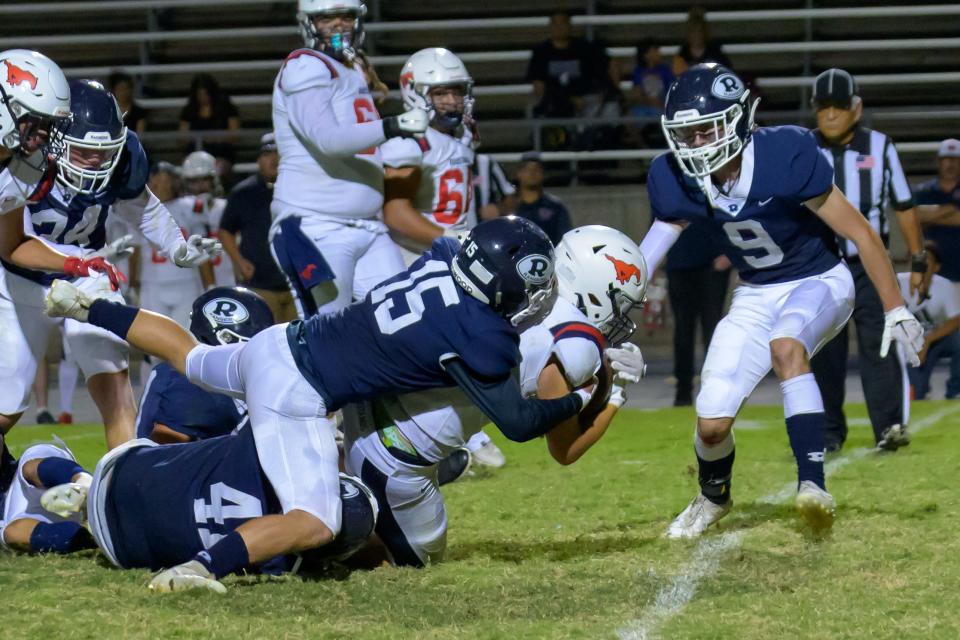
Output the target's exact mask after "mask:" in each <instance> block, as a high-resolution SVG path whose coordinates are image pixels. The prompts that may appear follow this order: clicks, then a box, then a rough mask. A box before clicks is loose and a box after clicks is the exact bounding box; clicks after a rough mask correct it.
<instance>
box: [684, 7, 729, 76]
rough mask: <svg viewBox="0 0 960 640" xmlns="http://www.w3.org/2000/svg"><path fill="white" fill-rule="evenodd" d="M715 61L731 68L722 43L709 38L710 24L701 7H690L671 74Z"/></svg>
mask: <svg viewBox="0 0 960 640" xmlns="http://www.w3.org/2000/svg"><path fill="white" fill-rule="evenodd" d="M703 62H716V63H718V64H722V65H723V66H725V67H727V68H728V69H733V65H732V64H731V63H730V58H728V57H727V55H726V54H725V53H724V52H723V45H722V44H720V43H719V42H717V41H716V40H712V39H711V38H710V25H709V24H708V23H707V17H706V14H705V12H704V10H703V7H692V8H691V9H690V13H688V14H687V30H686V36H685V37H684V40H683V44H682V45H680V51H678V52H677V54H676V55H674V56H673V75H675V76H679V75H680V74H682V73H683V72H684V71H686V70H687V69H689V68H690V67H692V66H694V65H697V64H700V63H703Z"/></svg>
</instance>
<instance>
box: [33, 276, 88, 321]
mask: <svg viewBox="0 0 960 640" xmlns="http://www.w3.org/2000/svg"><path fill="white" fill-rule="evenodd" d="M94 300H95V298H91V297H90V296H88V295H87V294H86V293H84V292H83V291H80V289H78V288H77V286H76V285H74V284H72V283H70V282H67V281H66V280H54V281H53V285H51V287H50V290H49V291H48V292H47V296H46V297H45V298H44V299H43V312H44V313H45V314H47V315H48V316H50V317H51V318H71V319H73V320H77V321H79V322H86V321H87V316H88V315H90V305H91V304H93V301H94Z"/></svg>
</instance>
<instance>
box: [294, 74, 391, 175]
mask: <svg viewBox="0 0 960 640" xmlns="http://www.w3.org/2000/svg"><path fill="white" fill-rule="evenodd" d="M332 103H333V89H332V88H331V87H310V88H307V89H304V90H303V91H298V92H296V93H292V94H289V95H287V116H288V117H289V118H290V126H291V127H293V130H294V132H295V133H296V134H297V137H298V138H299V139H300V142H301V143H302V144H303V146H305V147H306V148H307V150H308V151H309V152H310V155H312V156H314V157H315V158H317V159H322V158H323V157H325V156H352V155H354V154H355V153H359V152H361V151H363V150H364V149H369V148H370V147H376V146H379V145H380V144H382V143H383V141H384V140H386V137H385V136H384V135H383V120H373V121H371V122H340V120H338V119H337V114H336V112H335V111H334V110H333V104H332Z"/></svg>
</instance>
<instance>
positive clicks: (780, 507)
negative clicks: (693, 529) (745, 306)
mask: <svg viewBox="0 0 960 640" xmlns="http://www.w3.org/2000/svg"><path fill="white" fill-rule="evenodd" d="M913 411H914V415H913V420H912V423H913V425H914V427H915V428H916V429H917V433H916V434H915V436H914V442H913V444H912V445H911V446H910V447H908V448H906V449H903V450H901V451H900V452H898V453H896V454H876V453H873V452H868V451H867V450H866V447H868V446H869V445H871V444H872V438H871V436H870V433H869V429H868V428H867V427H864V426H854V427H852V428H851V437H850V440H849V441H848V445H847V449H846V450H845V452H844V454H842V455H840V456H837V457H834V458H832V459H830V460H829V461H828V473H830V477H829V480H828V483H829V488H830V490H831V491H832V492H833V494H834V495H835V496H836V498H837V500H838V503H839V506H838V520H837V524H836V526H835V527H834V530H833V533H832V535H831V536H829V537H828V538H826V539H823V540H815V539H812V538H810V537H809V536H807V535H805V533H804V532H803V530H802V529H801V528H800V526H799V522H798V520H797V518H796V516H795V513H794V511H793V506H792V497H791V496H789V493H790V490H789V489H790V485H791V483H792V482H793V481H794V479H795V468H794V462H793V458H792V456H791V455H790V450H789V445H788V443H787V438H786V432H785V429H784V426H783V422H782V415H783V414H782V409H780V408H779V407H771V408H750V409H747V410H746V411H744V413H743V415H742V416H741V420H742V426H741V428H740V429H739V430H738V432H737V444H738V447H737V464H736V469H735V475H734V488H733V496H734V501H735V503H736V505H735V507H734V511H733V513H731V515H730V516H728V517H727V518H726V519H725V520H724V521H723V523H722V526H721V527H720V528H719V529H718V530H713V531H711V532H710V533H709V534H708V535H707V536H705V537H704V538H702V539H701V540H699V541H683V542H675V541H668V540H665V539H663V538H662V537H661V536H662V533H663V531H664V528H665V527H666V525H667V524H668V522H669V520H670V519H671V518H672V517H673V516H674V515H675V514H676V513H678V512H679V511H680V510H681V509H682V508H683V507H684V506H685V505H686V503H687V502H688V501H689V499H690V498H691V497H692V496H693V495H694V492H695V491H696V472H695V468H694V467H693V466H692V465H693V463H694V459H693V452H692V446H691V434H692V427H693V413H692V411H690V410H679V409H668V410H658V411H649V412H641V411H624V412H623V413H622V415H621V416H620V417H618V419H617V420H616V422H615V423H614V425H613V427H612V428H611V431H610V432H609V433H608V435H607V437H606V438H605V440H604V441H602V442H600V443H599V445H598V446H597V447H596V448H594V450H593V451H591V452H589V453H588V454H587V455H586V456H585V457H584V459H582V460H581V461H580V462H579V463H577V464H575V465H573V466H572V467H569V468H562V467H560V466H558V465H556V464H555V463H554V462H553V461H552V460H551V459H550V458H549V455H548V453H547V451H546V447H545V446H544V445H543V444H542V443H539V442H533V443H528V444H526V445H515V444H512V443H505V442H503V440H502V438H501V439H498V441H497V442H498V444H500V445H501V447H502V448H503V449H504V451H505V453H506V455H507V458H508V464H507V467H505V468H504V469H502V470H500V471H499V472H497V473H495V474H490V475H485V476H483V477H476V478H471V479H467V480H465V481H462V482H459V483H457V484H455V485H452V486H450V487H447V488H446V489H447V490H446V492H445V493H446V495H447V505H448V516H449V520H450V533H449V554H448V561H447V562H445V563H443V564H440V565H437V566H433V567H431V568H428V569H425V570H420V571H415V570H406V569H405V570H396V569H381V570H377V571H373V572H363V573H354V574H353V575H349V576H342V577H340V578H339V579H333V578H331V579H327V580H319V581H312V582H304V581H301V580H299V579H287V580H271V581H267V580H262V579H253V578H235V579H228V580H227V584H228V586H229V587H230V592H229V594H228V595H226V596H217V595H215V594H208V593H201V594H189V593H188V594H172V595H167V596H155V595H153V594H151V593H150V592H148V591H147V589H146V583H147V581H148V577H149V576H148V574H147V573H146V572H142V571H119V570H114V569H111V568H108V567H107V566H106V565H105V564H104V563H103V561H102V560H100V559H98V558H97V556H96V554H94V553H93V552H86V553H83V554H78V555H76V556H74V557H66V558H54V557H26V556H14V555H11V554H8V553H0V594H2V624H0V637H3V638H26V637H34V638H60V637H69V638H97V639H101V638H119V637H124V638H148V637H149V638H170V637H174V638H176V637H183V638H188V637H189V638H193V637H203V638H231V639H236V638H253V637H258V638H259V637H266V638H271V639H279V638H320V637H329V638H351V639H353V638H438V639H439V638H444V639H446V638H467V637H472V638H568V637H573V638H616V637H618V636H619V637H621V638H653V637H657V638H737V639H741V638H743V639H753V638H756V639H761V638H763V639H768V638H869V639H870V640H879V639H881V638H958V637H960V589H958V587H960V542H958V535H957V529H958V525H960V517H958V514H960V491H958V486H957V479H958V478H960V442H958V439H957V437H956V435H957V433H958V423H960V404H957V403H947V402H920V403H916V404H915V405H914V410H913ZM848 416H849V417H850V418H851V419H853V420H854V422H855V423H857V422H859V423H860V424H862V423H863V417H864V410H863V407H862V406H861V405H853V406H851V407H849V408H848ZM857 419H860V420H859V421H858V420H857ZM50 433H57V434H58V435H59V436H60V437H62V438H63V439H64V440H65V441H66V442H67V443H68V444H69V445H70V446H71V447H72V448H73V450H74V451H75V453H76V454H77V455H78V457H79V458H80V460H81V462H83V463H84V464H86V465H92V464H93V463H94V462H95V460H96V458H97V456H98V455H99V454H100V453H101V451H102V447H103V444H102V443H103V440H102V433H101V431H100V428H99V427H98V426H70V427H64V426H57V427H55V428H53V429H52V430H51V429H50V428H43V427H24V428H17V429H15V430H14V432H13V433H12V434H11V436H10V442H11V444H12V446H13V448H14V452H15V453H19V451H22V449H23V448H24V447H25V446H26V445H27V444H29V443H31V442H35V441H40V440H44V439H46V438H47V437H48V436H49V434H50ZM157 490H158V491H162V490H163V488H162V487H158V488H157Z"/></svg>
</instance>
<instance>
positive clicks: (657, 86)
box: [628, 38, 675, 147]
mask: <svg viewBox="0 0 960 640" xmlns="http://www.w3.org/2000/svg"><path fill="white" fill-rule="evenodd" d="M674 79H675V77H674V75H673V71H671V70H670V65H668V64H667V63H666V62H664V61H663V56H662V55H661V54H660V46H659V45H657V43H656V42H654V41H653V39H651V38H647V39H645V40H641V41H640V43H639V44H638V45H637V66H636V67H635V68H634V70H633V89H632V90H631V91H630V94H629V103H630V105H631V106H630V113H631V114H632V115H634V116H636V117H637V118H644V119H646V120H647V121H646V122H645V123H643V124H641V125H640V127H639V130H638V129H637V128H636V127H628V136H629V138H630V141H631V142H634V143H640V144H642V146H646V147H664V146H666V144H667V143H666V141H665V140H664V139H663V132H662V130H661V128H660V116H661V115H662V114H663V103H664V99H665V98H666V96H667V89H669V88H670V85H671V84H672V83H673V81H674Z"/></svg>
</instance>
